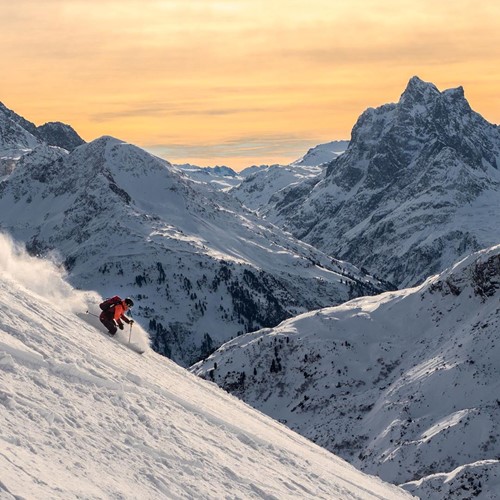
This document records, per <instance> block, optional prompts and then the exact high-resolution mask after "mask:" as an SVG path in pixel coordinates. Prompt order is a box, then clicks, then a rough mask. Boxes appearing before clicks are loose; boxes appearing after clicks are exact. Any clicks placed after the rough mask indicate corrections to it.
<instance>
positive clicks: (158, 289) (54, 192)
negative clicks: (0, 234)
mask: <svg viewBox="0 0 500 500" xmlns="http://www.w3.org/2000/svg"><path fill="white" fill-rule="evenodd" d="M0 227H1V228H3V229H4V230H5V231H8V232H9V233H10V234H12V235H13V236H14V237H15V238H16V239H19V240H21V241H23V242H26V243H27V246H28V248H29V250H30V251H31V252H32V253H35V254H45V253H47V252H51V251H54V250H55V251H58V252H59V254H60V255H61V259H62V260H63V261H64V264H65V266H66V268H67V269H68V270H69V272H70V279H71V282H72V283H73V284H75V285H76V286H78V287H81V288H84V289H94V290H98V291H99V292H100V293H102V294H103V295H105V296H110V295H114V294H116V293H122V294H123V295H133V296H134V298H135V299H137V303H138V306H139V307H138V308H137V309H138V314H139V315H140V316H141V317H142V318H145V319H147V320H148V321H149V329H150V332H151V333H152V337H153V345H154V348H155V349H156V350H157V351H158V352H160V353H163V354H166V355H167V356H171V357H172V358H173V359H175V360H176V361H177V362H179V363H181V364H185V365H188V364H191V363H193V362H194V361H195V360H198V359H200V357H202V356H205V355H207V354H208V353H209V352H211V351H212V350H213V349H214V348H215V347H218V346H219V345H221V344H222V343H224V342H226V341H227V340H229V339H230V338H232V337H234V336H236V335H238V334H241V333H245V332H248V331H252V330H256V329H258V328H261V327H265V326H275V325H277V324H278V323H279V322H280V321H282V320H283V319H285V318H288V317H291V316H293V315H296V314H298V313H300V312H305V311H306V310H311V309H315V308H318V307H324V306H327V305H332V304H338V303H341V302H344V301H345V300H347V299H349V298H353V297H355V296H359V295H365V294H373V293H376V292H378V291H380V290H381V289H383V288H384V287H385V285H384V284H382V283H380V282H378V281H377V280H376V279H374V278H372V277H370V276H367V275H365V274H364V273H362V272H360V271H359V270H357V269H356V268H354V267H353V266H351V265H350V264H348V263H345V262H341V261H336V260H334V259H332V258H331V257H328V256H326V255H324V254H323V253H321V252H319V251H317V250H316V249H314V248H312V247H310V246H309V245H307V244H305V243H302V242H299V241H297V240H295V239H294V238H293V237H291V236H290V235H287V234H285V233H283V232H282V231H280V230H279V229H278V228H276V227H275V226H272V225H271V224H268V223H266V222H264V221H262V220H260V219H259V218H258V217H257V216H255V215H254V214H252V213H250V212H248V211H246V210H245V209H244V208H243V207H242V206H241V204H240V203H239V202H237V200H235V199H234V198H233V197H231V196H229V195H227V194H225V193H223V192H220V191H217V190H213V189H208V188H207V187H206V186H205V185H204V184H199V183H193V182H191V181H188V180H187V179H185V178H184V177H183V176H182V175H181V173H180V172H179V171H178V169H176V168H174V167H172V165H170V164H169V163H168V162H167V161H165V160H161V159H159V158H157V157H155V156H153V155H151V154H149V153H147V152H145V151H144V150H142V149H140V148H138V147H135V146H133V145H130V144H126V143H124V142H122V141H119V140H117V139H113V138H111V137H103V138H100V139H97V140H95V141H93V142H91V143H88V144H84V145H82V146H80V147H78V148H76V149H75V150H74V151H73V152H71V153H68V152H66V151H64V150H61V149H57V148H51V147H48V146H43V145H42V146H39V147H38V148H36V149H35V150H33V151H32V152H31V153H29V154H26V155H24V156H23V157H22V158H21V159H20V160H19V163H18V165H17V167H16V169H15V170H14V172H13V173H12V174H10V176H9V177H8V178H7V179H5V180H4V181H3V182H2V183H1V184H0ZM385 289H387V288H385Z"/></svg>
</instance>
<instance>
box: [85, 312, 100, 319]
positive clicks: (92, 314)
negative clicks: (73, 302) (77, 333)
mask: <svg viewBox="0 0 500 500" xmlns="http://www.w3.org/2000/svg"><path fill="white" fill-rule="evenodd" d="M86 312H87V314H90V315H91V316H95V317H96V318H98V317H99V316H98V315H97V314H94V313H91V312H90V311H86Z"/></svg>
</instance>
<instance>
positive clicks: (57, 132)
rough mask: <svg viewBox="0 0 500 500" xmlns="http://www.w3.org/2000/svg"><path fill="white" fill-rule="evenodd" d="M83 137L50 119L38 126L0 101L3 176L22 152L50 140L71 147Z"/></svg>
mask: <svg viewBox="0 0 500 500" xmlns="http://www.w3.org/2000/svg"><path fill="white" fill-rule="evenodd" d="M83 143H84V140H83V139H82V138H81V137H80V136H79V135H78V134H77V133H76V132H75V130H74V129H73V128H72V127H70V126H69V125H65V124H63V123H60V122H50V123H46V124H45V125H41V126H40V127H37V126H36V125H35V124H33V123H31V122H30V121H28V120H26V119H25V118H23V117H22V116H20V115H18V114H17V113H15V112H14V111H12V110H10V109H9V108H7V107H6V106H5V105H4V104H2V103H1V102H0V180H1V179H2V177H4V176H6V175H8V174H10V173H11V172H12V171H13V170H14V168H15V166H16V163H17V161H18V160H19V158H20V157H21V156H23V155H24V154H26V153H29V152H30V151H32V150H33V149H34V148H36V147H37V146H40V145H42V144H47V145H49V146H55V147H60V148H64V149H67V150H69V151H70V150H72V149H74V148H75V147H77V146H79V145H81V144H83Z"/></svg>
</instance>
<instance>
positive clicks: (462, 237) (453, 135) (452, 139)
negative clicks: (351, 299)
mask: <svg viewBox="0 0 500 500" xmlns="http://www.w3.org/2000/svg"><path fill="white" fill-rule="evenodd" d="M262 212H263V213H264V214H265V215H266V216H267V219H268V220H270V221H273V222H274V223H277V224H279V225H280V226H281V227H283V228H284V229H286V230H288V231H290V232H292V234H294V235H295V236H297V237H298V238H300V239H303V240H304V241H306V242H308V243H310V244H312V245H314V246H316V247H317V248H320V249H322V250H323V251H325V252H326V253H329V254H331V255H335V256H338V257H340V258H343V259H345V260H348V261H350V262H353V263H355V264H356V265H358V266H362V267H364V268H367V269H372V270H375V269H376V270H377V273H380V274H381V275H383V276H384V277H385V278H386V279H388V280H390V281H392V282H394V283H396V284H397V285H400V286H408V285H410V284H415V283H419V282H422V281H423V280H424V279H425V278H426V277H427V276H429V275H431V274H434V273H437V272H439V271H441V270H443V269H445V268H446V267H447V266H449V265H451V264H452V263H453V262H454V261H456V260H457V259H459V258H461V257H463V256H465V255H468V254H469V253H471V252H473V251H476V250H479V249H481V248H486V247H488V246H491V245H494V244H496V243H499V242H500V225H499V224H493V223H492V221H494V220H496V219H498V214H499V213H500V128H499V127H498V126H496V125H493V124H491V123H488V122H487V121H486V120H485V119H484V118H482V117H481V116H480V115H479V114H477V113H475V112H474V111H473V110H472V109H471V108H470V106H469V104H468V102H467V100H466V99H465V97H464V91H463V89H462V88H461V87H459V88H456V89H450V90H445V91H443V92H440V91H439V90H438V89H437V88H436V87H435V86H434V85H433V84H431V83H426V82H423V81H422V80H420V79H419V78H417V77H413V78H412V79H411V80H410V82H409V83H408V86H407V88H406V90H405V91H404V93H403V94H402V96H401V98H400V100H399V102H398V103H397V104H387V105H384V106H381V107H379V108H376V109H372V108H370V109H368V110H366V111H365V112H364V113H363V114H362V115H361V117H360V118H359V119H358V121H357V123H356V125H355V127H354V128H353V131H352V138H351V141H350V144H349V147H348V149H347V150H346V152H345V153H344V154H342V155H341V156H339V158H338V159H336V160H334V161H333V162H332V163H330V164H329V166H328V169H327V172H326V175H325V178H324V179H322V180H321V182H318V183H316V184H314V186H312V187H311V185H307V184H306V185H298V186H296V187H293V188H289V189H285V190H283V191H282V192H281V193H280V194H279V198H277V197H275V198H273V199H272V203H270V205H269V207H268V210H266V211H264V210H263V211H262Z"/></svg>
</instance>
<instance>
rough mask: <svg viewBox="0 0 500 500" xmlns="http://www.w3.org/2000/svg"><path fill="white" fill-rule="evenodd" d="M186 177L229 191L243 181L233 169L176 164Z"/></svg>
mask: <svg viewBox="0 0 500 500" xmlns="http://www.w3.org/2000/svg"><path fill="white" fill-rule="evenodd" d="M174 167H177V168H178V169H179V170H181V171H182V173H184V174H185V175H186V177H187V178H189V179H191V180H193V181H195V182H201V183H204V184H209V185H211V186H212V187H213V188H215V189H222V190H223V191H227V190H229V189H231V188H233V187H235V186H238V185H239V184H240V183H241V181H242V180H243V176H241V175H238V174H237V173H236V172H235V171H234V170H233V169H232V168H229V167H225V166H222V167H220V166H216V167H198V166H196V165H191V164H189V163H185V164H182V165H176V164H174Z"/></svg>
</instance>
